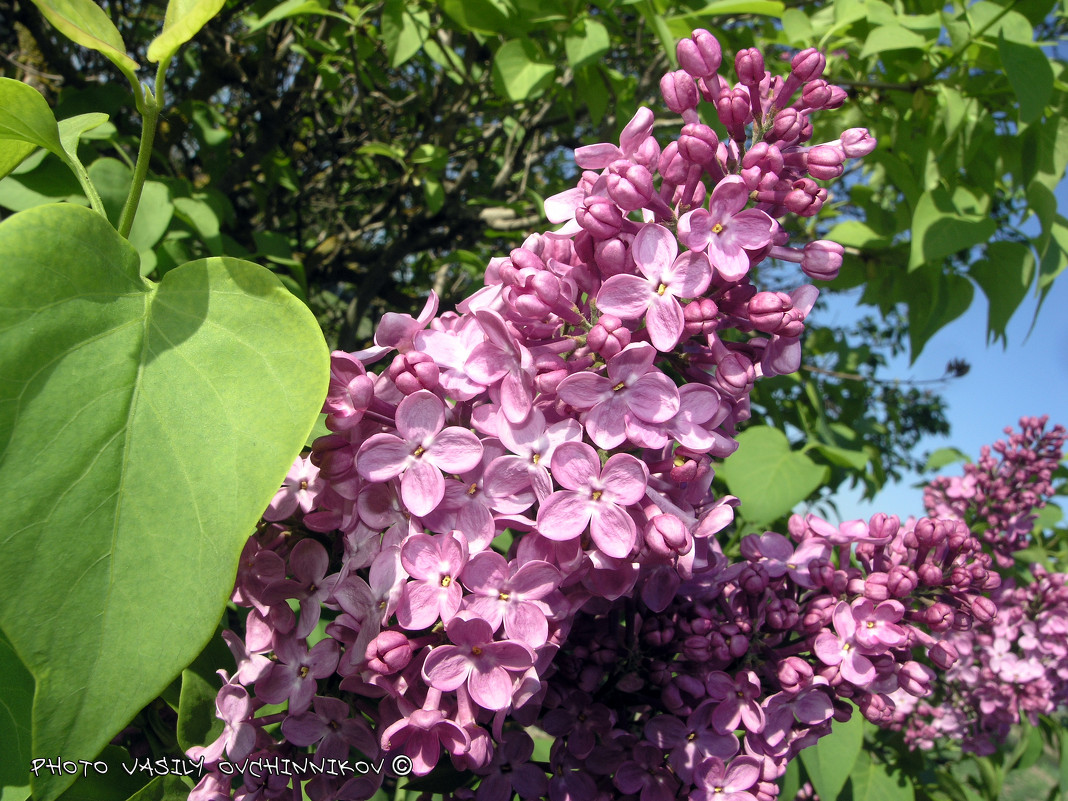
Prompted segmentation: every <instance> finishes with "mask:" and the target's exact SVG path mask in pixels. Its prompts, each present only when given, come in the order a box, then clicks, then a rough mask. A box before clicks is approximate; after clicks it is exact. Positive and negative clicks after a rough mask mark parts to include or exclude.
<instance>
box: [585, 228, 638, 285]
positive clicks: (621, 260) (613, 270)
mask: <svg viewBox="0 0 1068 801" xmlns="http://www.w3.org/2000/svg"><path fill="white" fill-rule="evenodd" d="M593 260H594V263H595V264H596V265H597V267H598V269H600V271H601V274H602V276H603V277H604V278H606V279H607V278H610V277H611V276H613V275H618V274H619V273H622V272H626V269H627V266H628V265H629V263H630V261H629V254H628V252H627V246H626V245H625V244H624V243H623V241H622V240H621V239H618V238H613V239H605V240H602V241H600V242H597V243H596V244H595V245H594V248H593Z"/></svg>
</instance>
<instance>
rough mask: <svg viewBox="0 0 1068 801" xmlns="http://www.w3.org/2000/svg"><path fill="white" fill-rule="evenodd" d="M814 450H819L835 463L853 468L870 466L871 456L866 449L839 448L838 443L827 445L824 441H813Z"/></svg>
mask: <svg viewBox="0 0 1068 801" xmlns="http://www.w3.org/2000/svg"><path fill="white" fill-rule="evenodd" d="M812 450H814V451H817V452H819V453H820V454H822V455H823V457H824V458H825V459H826V460H827V461H828V462H830V463H831V464H833V465H837V466H838V467H847V468H851V469H853V470H863V469H864V468H865V467H867V466H868V462H870V461H871V457H870V456H869V455H868V454H866V453H865V452H864V451H853V450H849V449H848V448H839V447H838V446H836V445H827V444H826V443H823V442H814V443H812Z"/></svg>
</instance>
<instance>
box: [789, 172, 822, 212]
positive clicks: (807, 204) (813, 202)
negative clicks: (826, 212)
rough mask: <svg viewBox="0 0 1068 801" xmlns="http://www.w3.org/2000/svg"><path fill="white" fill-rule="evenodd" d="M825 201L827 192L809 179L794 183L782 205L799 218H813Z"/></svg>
mask: <svg viewBox="0 0 1068 801" xmlns="http://www.w3.org/2000/svg"><path fill="white" fill-rule="evenodd" d="M826 200H827V190H826V189H824V188H823V187H821V186H820V185H819V184H817V183H816V182H815V181H813V180H811V179H809V178H802V179H800V180H799V181H794V183H793V189H791V190H790V191H789V192H787V193H786V200H785V201H784V203H783V205H785V206H786V208H787V210H788V211H790V212H793V213H794V214H796V215H797V216H799V217H814V216H815V215H817V214H819V211H820V209H821V208H823V203H824V201H826Z"/></svg>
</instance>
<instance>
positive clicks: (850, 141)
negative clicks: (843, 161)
mask: <svg viewBox="0 0 1068 801" xmlns="http://www.w3.org/2000/svg"><path fill="white" fill-rule="evenodd" d="M841 142H842V151H843V152H844V153H845V155H846V158H850V159H858V158H861V157H862V156H866V155H868V154H869V153H871V152H872V151H873V150H875V147H876V145H878V142H877V141H876V140H875V137H874V136H872V135H871V134H870V133H868V129H867V128H850V129H849V130H848V131H842V136H841Z"/></svg>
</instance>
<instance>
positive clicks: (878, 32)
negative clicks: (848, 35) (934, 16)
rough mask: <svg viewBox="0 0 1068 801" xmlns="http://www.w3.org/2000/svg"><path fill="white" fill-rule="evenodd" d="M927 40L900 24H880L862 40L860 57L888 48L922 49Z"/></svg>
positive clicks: (884, 50) (881, 51) (882, 51)
mask: <svg viewBox="0 0 1068 801" xmlns="http://www.w3.org/2000/svg"><path fill="white" fill-rule="evenodd" d="M928 41H929V40H928V39H927V38H926V37H925V36H921V35H920V34H918V33H916V32H914V31H910V30H909V29H908V28H903V27H902V26H900V25H882V26H880V27H878V28H875V29H873V30H872V32H871V33H869V34H868V38H867V39H866V40H865V41H864V47H863V48H862V49H861V51H860V57H861V58H867V57H868V56H873V55H875V54H876V53H884V52H886V51H888V50H908V49H909V48H920V49H923V48H925V47H926V46H927V43H928Z"/></svg>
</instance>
